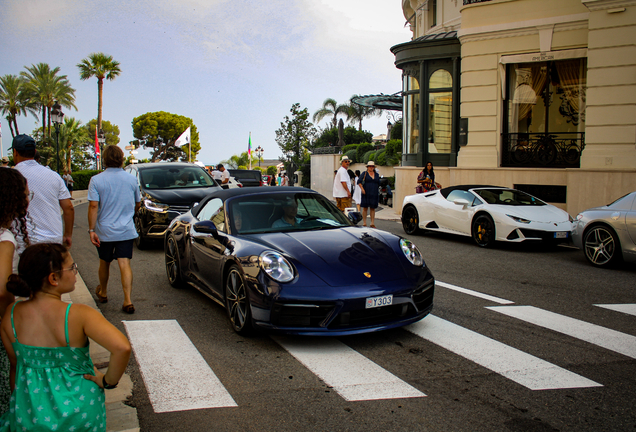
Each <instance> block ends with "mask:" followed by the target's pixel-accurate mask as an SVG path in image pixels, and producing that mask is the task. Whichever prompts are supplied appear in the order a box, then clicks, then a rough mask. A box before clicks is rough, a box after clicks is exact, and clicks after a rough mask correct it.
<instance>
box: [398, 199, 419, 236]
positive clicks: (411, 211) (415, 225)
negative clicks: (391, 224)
mask: <svg viewBox="0 0 636 432" xmlns="http://www.w3.org/2000/svg"><path fill="white" fill-rule="evenodd" d="M419 223H420V217H419V215H418V214H417V209H416V208H415V206H412V205H407V206H406V207H404V210H402V228H404V232H405V233H407V234H409V235H412V234H418V233H419V232H420V225H419Z"/></svg>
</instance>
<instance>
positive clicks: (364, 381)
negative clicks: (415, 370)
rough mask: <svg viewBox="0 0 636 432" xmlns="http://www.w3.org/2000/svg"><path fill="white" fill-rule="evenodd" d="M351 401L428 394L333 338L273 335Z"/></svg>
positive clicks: (308, 367) (298, 358)
mask: <svg viewBox="0 0 636 432" xmlns="http://www.w3.org/2000/svg"><path fill="white" fill-rule="evenodd" d="M272 339H274V340H275V341H276V342H278V343H279V344H280V345H281V346H282V347H283V348H285V349H286V350H287V351H288V352H289V353H290V354H291V355H292V356H294V357H295V358H296V359H297V360H298V361H299V362H301V363H302V364H303V365H305V367H306V368H307V369H309V370H310V371H312V372H313V373H314V374H316V375H317V376H318V377H319V378H320V379H322V380H323V381H324V382H325V383H326V384H327V385H328V386H330V387H333V389H334V390H335V391H336V392H337V393H338V394H339V395H340V396H342V397H343V398H344V399H345V400H348V401H362V400H374V399H399V398H413V397H424V396H426V395H425V394H424V393H422V392H420V391H419V390H417V389H416V388H414V387H412V386H410V385H409V384H407V383H405V382H404V381H402V380H401V379H399V378H398V377H396V376H395V375H393V374H391V373H390V372H388V371H387V370H385V369H383V368H382V367H380V366H378V365H377V364H376V363H374V362H372V361H371V360H369V359H368V358H366V357H364V356H363V355H362V354H360V353H358V352H357V351H354V350H353V349H351V348H349V347H348V346H347V345H345V344H343V343H342V342H340V341H338V340H336V339H332V338H322V339H316V338H312V339H307V338H304V339H301V338H284V337H272Z"/></svg>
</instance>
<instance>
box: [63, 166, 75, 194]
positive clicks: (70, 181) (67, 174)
mask: <svg viewBox="0 0 636 432" xmlns="http://www.w3.org/2000/svg"><path fill="white" fill-rule="evenodd" d="M62 179H63V180H64V181H65V182H66V188H67V189H68V192H69V193H70V194H71V199H74V198H73V183H75V181H73V176H71V171H70V170H64V175H63V176H62Z"/></svg>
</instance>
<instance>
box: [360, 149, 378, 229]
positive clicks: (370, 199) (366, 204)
mask: <svg viewBox="0 0 636 432" xmlns="http://www.w3.org/2000/svg"><path fill="white" fill-rule="evenodd" d="M358 185H359V186H360V191H361V192H362V200H361V202H360V207H362V226H367V209H369V213H370V215H371V228H375V209H376V208H378V204H379V201H380V199H379V198H380V175H379V174H378V173H377V172H376V171H375V162H373V161H369V162H367V170H366V171H365V172H363V173H362V175H360V178H359V179H358Z"/></svg>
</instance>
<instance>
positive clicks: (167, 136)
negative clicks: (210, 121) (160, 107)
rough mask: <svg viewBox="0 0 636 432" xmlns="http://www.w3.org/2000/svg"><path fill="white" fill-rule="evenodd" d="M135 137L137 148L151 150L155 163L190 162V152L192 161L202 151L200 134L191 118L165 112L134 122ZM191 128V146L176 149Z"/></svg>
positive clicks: (140, 118) (140, 117) (145, 116)
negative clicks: (186, 131)
mask: <svg viewBox="0 0 636 432" xmlns="http://www.w3.org/2000/svg"><path fill="white" fill-rule="evenodd" d="M132 127H133V136H134V137H135V138H136V139H137V142H136V143H135V144H137V146H139V145H140V146H141V147H143V148H145V149H146V148H151V149H152V152H151V156H150V159H151V160H152V161H153V162H156V161H160V160H166V161H177V160H179V158H181V160H182V161H187V160H188V152H189V151H190V150H191V151H192V156H191V160H193V161H194V160H196V156H197V154H198V153H199V151H200V150H201V145H200V144H199V132H197V127H196V126H195V125H194V123H193V122H192V119H191V118H189V117H185V116H181V115H178V114H171V113H168V112H165V111H157V112H149V113H146V114H143V115H141V116H139V117H135V118H134V119H133V121H132ZM188 127H190V128H191V129H190V146H187V145H184V146H181V147H176V146H175V145H174V143H175V141H176V140H177V139H178V138H179V136H181V134H182V133H183V132H185V130H186V129H187V128H188Z"/></svg>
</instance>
